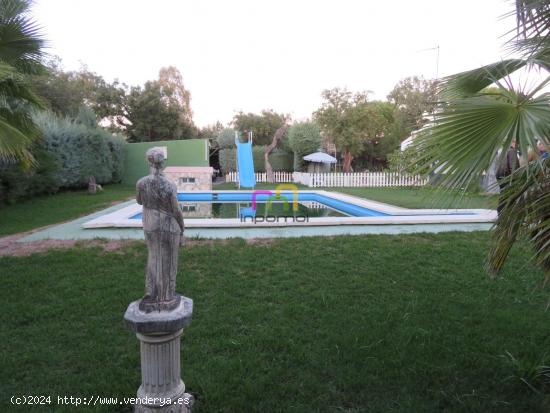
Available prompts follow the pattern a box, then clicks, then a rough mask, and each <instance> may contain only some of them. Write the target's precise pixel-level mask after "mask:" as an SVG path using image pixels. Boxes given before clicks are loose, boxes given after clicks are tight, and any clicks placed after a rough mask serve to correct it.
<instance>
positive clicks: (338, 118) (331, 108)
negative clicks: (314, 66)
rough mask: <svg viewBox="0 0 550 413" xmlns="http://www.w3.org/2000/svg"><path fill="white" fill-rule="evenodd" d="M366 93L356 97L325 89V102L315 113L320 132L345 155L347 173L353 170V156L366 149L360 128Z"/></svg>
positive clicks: (336, 89)
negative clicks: (359, 123)
mask: <svg viewBox="0 0 550 413" xmlns="http://www.w3.org/2000/svg"><path fill="white" fill-rule="evenodd" d="M367 95H368V93H367V92H361V93H356V94H353V93H352V92H350V91H348V90H347V89H339V88H334V89H328V90H324V91H323V92H322V94H321V96H322V97H323V99H324V102H323V104H322V106H321V108H320V109H319V110H317V111H316V112H315V113H314V118H315V120H316V121H317V122H318V123H319V126H320V127H321V131H322V132H323V133H324V134H326V135H327V137H328V139H329V140H330V141H331V142H332V143H334V144H335V145H336V147H337V149H338V150H340V151H342V152H343V154H344V164H343V168H344V172H350V171H351V161H352V160H353V157H354V156H356V155H359V153H361V151H362V150H363V134H362V131H361V129H360V127H359V126H358V122H359V121H361V116H360V114H359V112H360V111H361V108H360V107H361V106H362V105H364V104H365V103H367V101H368V100H367Z"/></svg>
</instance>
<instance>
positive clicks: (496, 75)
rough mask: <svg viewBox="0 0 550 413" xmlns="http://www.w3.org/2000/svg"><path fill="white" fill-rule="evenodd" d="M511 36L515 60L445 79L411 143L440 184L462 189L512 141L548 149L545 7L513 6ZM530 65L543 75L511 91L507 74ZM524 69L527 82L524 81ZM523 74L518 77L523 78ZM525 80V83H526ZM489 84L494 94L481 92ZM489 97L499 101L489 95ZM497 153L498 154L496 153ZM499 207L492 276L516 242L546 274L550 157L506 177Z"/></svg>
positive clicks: (548, 8)
mask: <svg viewBox="0 0 550 413" xmlns="http://www.w3.org/2000/svg"><path fill="white" fill-rule="evenodd" d="M515 12H516V17H517V33H516V35H515V37H514V38H513V39H512V40H510V41H509V42H508V47H509V48H510V49H511V50H513V51H515V52H516V53H517V54H518V55H519V56H520V57H519V58H511V59H505V60H502V61H500V62H497V63H493V64H490V65H487V66H484V67H481V68H478V69H474V70H470V71H467V72H463V73H458V74H456V75H453V76H449V77H447V78H445V79H443V81H442V83H441V90H440V94H439V96H440V100H441V105H440V107H439V108H438V110H437V111H436V112H435V119H434V121H433V122H432V123H431V124H430V125H429V128H428V130H427V133H426V134H422V135H420V136H419V137H418V138H416V139H415V140H414V141H413V145H414V149H415V150H416V151H417V152H418V153H419V157H420V161H421V162H420V167H427V168H429V170H430V171H431V172H433V173H435V172H436V170H438V168H440V167H441V166H442V165H443V166H444V168H440V169H441V170H443V171H445V173H444V174H441V180H440V185H444V186H445V187H448V188H467V187H468V185H469V183H470V182H472V181H474V182H475V181H477V180H478V179H479V178H480V176H481V175H482V173H483V171H485V170H487V169H488V168H489V167H490V165H491V163H492V162H493V160H494V159H495V157H496V156H498V157H499V160H501V159H502V158H503V157H504V156H505V153H506V150H507V148H508V147H509V146H510V143H511V141H512V140H513V139H516V140H517V142H518V143H519V148H520V151H521V153H523V154H527V153H528V151H529V149H530V148H533V149H534V148H536V144H537V140H540V141H541V142H542V143H543V144H544V145H545V146H546V147H547V148H548V147H549V146H550V94H549V93H547V92H544V87H545V86H546V85H548V83H549V82H550V77H549V76H548V69H549V68H550V3H549V1H548V0H518V1H516V10H515ZM532 67H536V68H539V69H541V70H542V71H543V72H545V73H546V77H545V79H544V80H543V81H542V82H539V83H538V84H535V85H534V87H532V88H527V87H525V86H521V85H520V86H519V87H518V86H516V85H515V84H514V82H513V81H512V80H511V79H510V76H509V75H510V74H511V73H513V72H515V71H517V70H519V69H522V68H527V69H528V70H529V69H530V68H532ZM530 73H532V72H530V71H528V72H527V77H529V76H530ZM525 76H526V75H524V74H522V77H523V78H524V79H525ZM532 83H533V79H528V80H527V81H526V84H532ZM490 85H494V87H496V88H497V89H498V92H496V91H495V92H491V93H490V94H487V93H485V92H484V88H486V87H488V86H490ZM495 94H496V96H497V98H495ZM499 151H500V152H501V155H497V153H498V152H499ZM507 182H508V186H507V187H506V189H505V190H504V191H503V192H502V194H501V197H502V200H501V201H502V202H503V204H504V207H503V209H502V211H501V213H500V215H499V217H498V218H497V220H496V223H495V226H494V230H493V232H492V245H491V248H490V252H489V256H488V261H487V268H488V270H489V271H490V272H492V273H495V274H496V273H498V271H499V270H500V269H501V268H502V266H503V264H504V262H505V261H506V258H507V256H508V253H509V251H510V249H511V247H512V246H513V244H514V243H515V241H516V240H517V239H518V238H519V237H525V238H527V239H528V240H529V242H530V243H531V245H532V246H533V250H534V256H535V259H536V261H537V262H538V263H539V264H540V265H541V267H542V268H543V270H544V272H545V275H546V277H547V278H549V277H550V160H549V159H545V160H544V159H542V157H538V158H536V159H535V160H533V161H531V162H527V163H525V165H523V166H521V167H520V168H519V169H517V170H516V171H515V172H514V173H512V175H511V176H510V177H509V178H508V179H507Z"/></svg>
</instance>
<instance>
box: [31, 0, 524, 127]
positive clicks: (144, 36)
mask: <svg viewBox="0 0 550 413" xmlns="http://www.w3.org/2000/svg"><path fill="white" fill-rule="evenodd" d="M512 9H513V4H512V3H511V2H510V1H504V0H461V1H451V0H394V1H371V0H311V1H310V0H277V1H274V0H269V1H267V0H265V1H264V0H225V1H224V0H193V1H191V0H186V1H184V0H155V1H152V0H93V1H92V0H37V1H36V2H35V6H34V9H33V10H34V16H35V18H36V20H37V21H38V23H39V24H40V25H41V26H42V27H43V31H44V34H45V37H46V38H47V39H48V40H49V41H50V49H49V52H50V53H52V54H56V55H58V56H60V57H61V59H62V60H63V65H64V67H65V69H71V70H72V69H77V68H79V67H80V65H81V64H82V63H84V64H86V65H87V66H88V68H89V69H90V70H92V71H94V72H96V73H98V74H100V75H102V76H103V77H104V78H105V79H107V80H108V81H112V80H114V79H115V78H118V79H119V80H120V81H121V82H124V83H127V84H130V85H137V84H143V83H144V82H145V81H146V80H150V79H156V78H157V76H158V71H159V69H160V68H161V67H163V66H169V65H172V66H176V67H177V68H178V69H179V70H180V72H181V73H182V76H183V80H184V83H185V86H186V88H187V89H188V90H190V91H191V99H192V100H191V106H192V109H193V112H194V120H195V123H196V124H197V125H198V126H205V125H207V124H212V123H214V122H216V121H217V120H219V121H221V122H222V123H227V122H229V121H230V120H231V119H232V118H233V115H234V114H235V113H236V112H238V111H240V110H242V111H245V112H259V111H260V110H262V109H274V110H275V111H277V112H284V113H290V114H291V115H292V116H293V118H294V119H302V118H305V117H309V116H311V113H312V112H313V111H314V110H316V109H317V108H318V107H319V106H320V103H321V98H320V94H321V91H322V90H323V89H328V88H332V87H347V88H348V89H350V90H353V91H359V90H371V91H373V92H374V93H373V98H377V99H385V97H386V95H387V94H388V92H389V91H390V90H391V89H392V88H393V86H394V85H395V84H396V83H397V82H398V81H399V80H400V79H402V78H404V77H407V76H413V75H422V76H424V77H425V78H434V77H435V76H436V67H437V52H436V50H426V49H431V48H435V47H436V46H439V47H440V56H439V75H440V76H445V75H448V74H452V73H455V72H459V71H462V70H467V69H472V68H475V67H477V66H480V65H482V64H486V63H491V62H493V61H497V60H499V59H500V58H502V57H503V56H504V53H503V50H502V43H503V38H502V37H501V36H502V35H503V34H504V33H505V32H506V31H508V30H510V29H512V28H513V25H514V21H513V19H510V18H508V19H504V20H503V19H502V18H501V16H502V15H504V14H506V13H507V12H509V11H510V10H512Z"/></svg>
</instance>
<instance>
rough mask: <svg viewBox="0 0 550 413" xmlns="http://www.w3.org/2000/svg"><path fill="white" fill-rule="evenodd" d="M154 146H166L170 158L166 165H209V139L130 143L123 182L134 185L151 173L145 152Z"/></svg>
mask: <svg viewBox="0 0 550 413" xmlns="http://www.w3.org/2000/svg"><path fill="white" fill-rule="evenodd" d="M154 146H166V148H167V151H168V159H167V160H166V162H165V166H209V165H208V156H209V153H208V140H207V139H186V140H180V141H157V142H140V143H128V144H126V145H125V151H126V159H125V166H124V174H123V176H122V182H123V183H125V184H129V185H133V184H135V183H136V182H137V180H138V179H139V178H141V177H142V176H145V175H148V174H149V166H148V164H147V161H146V160H145V152H147V149H149V148H152V147H154Z"/></svg>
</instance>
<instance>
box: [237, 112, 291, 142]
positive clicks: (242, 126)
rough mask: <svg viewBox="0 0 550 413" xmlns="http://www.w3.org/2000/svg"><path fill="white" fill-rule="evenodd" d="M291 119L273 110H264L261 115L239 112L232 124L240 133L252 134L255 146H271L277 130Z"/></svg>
mask: <svg viewBox="0 0 550 413" xmlns="http://www.w3.org/2000/svg"><path fill="white" fill-rule="evenodd" d="M289 119H290V116H289V115H284V114H280V113H276V112H274V111H273V110H262V112H261V113H260V114H259V115H257V114H255V113H243V112H239V113H238V114H236V115H235V116H234V117H233V122H232V123H233V127H234V128H235V129H236V130H238V131H239V132H242V133H247V132H252V133H253V134H254V144H255V145H269V144H270V143H271V140H272V138H273V136H274V135H275V132H276V131H277V129H279V128H280V127H281V126H283V125H284V124H285V123H286V122H287V120H289Z"/></svg>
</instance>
